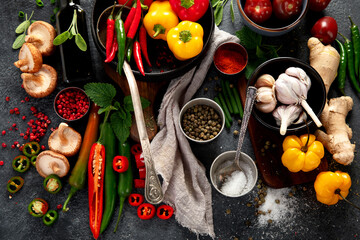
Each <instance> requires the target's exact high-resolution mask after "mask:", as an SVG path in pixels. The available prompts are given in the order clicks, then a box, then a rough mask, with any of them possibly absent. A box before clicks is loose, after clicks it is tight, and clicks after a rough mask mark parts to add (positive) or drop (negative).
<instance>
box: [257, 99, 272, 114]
mask: <svg viewBox="0 0 360 240" xmlns="http://www.w3.org/2000/svg"><path fill="white" fill-rule="evenodd" d="M276 104H277V102H276V101H271V102H269V103H256V105H255V107H256V108H257V109H258V110H259V111H261V112H263V113H271V112H272V111H274V109H275V107H276Z"/></svg>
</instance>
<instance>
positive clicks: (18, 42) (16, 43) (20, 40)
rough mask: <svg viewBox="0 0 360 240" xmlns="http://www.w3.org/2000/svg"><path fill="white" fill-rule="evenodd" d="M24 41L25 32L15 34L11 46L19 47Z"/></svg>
mask: <svg viewBox="0 0 360 240" xmlns="http://www.w3.org/2000/svg"><path fill="white" fill-rule="evenodd" d="M24 43H25V33H23V34H21V35H19V36H17V38H16V39H15V41H14V43H13V45H12V48H13V49H19V48H21V46H22V45H23V44H24Z"/></svg>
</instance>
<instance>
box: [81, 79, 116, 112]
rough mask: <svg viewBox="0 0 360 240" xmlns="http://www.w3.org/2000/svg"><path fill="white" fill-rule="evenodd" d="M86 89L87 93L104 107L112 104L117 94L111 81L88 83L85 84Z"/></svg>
mask: <svg viewBox="0 0 360 240" xmlns="http://www.w3.org/2000/svg"><path fill="white" fill-rule="evenodd" d="M84 89H85V92H86V95H88V96H89V98H90V99H91V100H92V101H93V102H94V103H96V104H97V105H98V106H100V107H102V108H107V107H108V106H110V105H111V102H112V100H113V98H114V97H115V95H116V89H115V87H114V86H113V85H111V84H109V83H88V84H86V85H85V86H84Z"/></svg>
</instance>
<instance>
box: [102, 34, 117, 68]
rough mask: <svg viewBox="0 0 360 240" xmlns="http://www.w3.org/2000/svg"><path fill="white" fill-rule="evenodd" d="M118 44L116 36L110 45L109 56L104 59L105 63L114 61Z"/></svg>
mask: <svg viewBox="0 0 360 240" xmlns="http://www.w3.org/2000/svg"><path fill="white" fill-rule="evenodd" d="M118 48H119V47H118V43H117V39H116V36H115V37H114V41H113V43H112V47H111V52H110V54H109V56H108V57H107V58H106V59H105V62H106V63H109V62H111V61H112V60H114V58H115V56H116V52H117V51H118Z"/></svg>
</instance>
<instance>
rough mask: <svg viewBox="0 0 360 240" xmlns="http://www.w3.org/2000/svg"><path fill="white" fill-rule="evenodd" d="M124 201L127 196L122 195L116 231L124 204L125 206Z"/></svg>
mask: <svg viewBox="0 0 360 240" xmlns="http://www.w3.org/2000/svg"><path fill="white" fill-rule="evenodd" d="M124 202H125V197H120V207H119V215H118V218H117V221H116V226H115V229H114V232H116V230H117V228H118V225H119V222H120V218H121V213H122V210H123V206H124Z"/></svg>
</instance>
